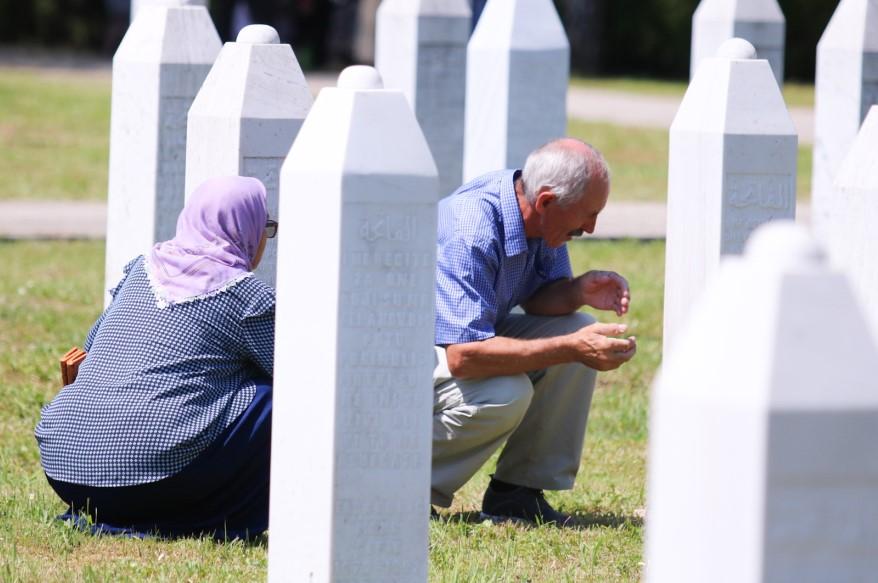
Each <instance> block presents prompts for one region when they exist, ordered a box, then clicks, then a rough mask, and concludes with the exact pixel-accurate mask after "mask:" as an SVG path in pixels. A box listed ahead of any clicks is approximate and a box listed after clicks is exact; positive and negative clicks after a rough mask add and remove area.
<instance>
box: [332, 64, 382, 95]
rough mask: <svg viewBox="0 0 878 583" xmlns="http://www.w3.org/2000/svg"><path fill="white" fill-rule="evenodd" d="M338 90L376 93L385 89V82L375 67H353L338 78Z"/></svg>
mask: <svg viewBox="0 0 878 583" xmlns="http://www.w3.org/2000/svg"><path fill="white" fill-rule="evenodd" d="M338 88H339V89H347V90H348V91H375V90H378V89H384V81H383V80H382V79H381V74H380V73H379V72H378V70H377V69H376V68H375V67H369V66H368V65H353V66H352V67H348V68H346V69H345V70H344V71H342V72H341V74H340V75H339V76H338Z"/></svg>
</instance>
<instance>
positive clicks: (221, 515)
mask: <svg viewBox="0 0 878 583" xmlns="http://www.w3.org/2000/svg"><path fill="white" fill-rule="evenodd" d="M265 199H266V194H265V187H264V186H263V185H262V183H261V182H259V181H258V180H256V179H254V178H241V177H229V178H218V179H213V180H209V181H207V182H205V183H204V184H202V185H201V186H200V187H199V188H198V189H196V191H195V192H194V193H193V194H192V196H191V198H190V199H189V201H188V202H187V204H186V207H185V208H184V209H183V212H182V213H181V214H180V217H179V219H178V221H177V233H176V237H175V238H174V239H172V240H170V241H165V242H163V243H159V244H157V245H156V246H155V247H153V249H152V250H151V251H150V253H148V255H147V256H145V257H144V256H140V257H138V258H136V259H134V260H133V261H131V262H130V263H129V264H128V265H127V266H126V267H125V270H124V272H125V275H124V277H123V278H122V281H121V282H119V284H118V285H117V286H116V287H115V288H114V289H113V290H111V292H110V293H111V294H112V296H113V299H112V302H111V303H110V305H109V307H108V308H107V309H106V311H105V312H104V313H103V314H102V315H101V317H100V318H99V319H98V321H97V322H96V323H95V324H94V326H93V327H92V329H91V331H90V332H89V334H88V336H87V338H86V341H85V345H84V348H85V350H86V351H87V352H88V356H87V357H86V358H85V361H84V362H83V363H82V364H81V366H80V368H79V373H78V375H77V377H76V379H75V381H74V382H73V383H72V384H69V385H67V386H66V387H64V388H63V389H62V390H61V392H60V393H59V394H58V395H57V396H56V397H55V399H54V400H53V401H52V402H51V403H49V404H48V405H46V407H44V409H43V412H42V417H41V420H40V422H39V423H38V425H37V427H36V438H37V441H38V443H39V446H40V457H41V459H42V465H43V469H44V470H45V472H46V475H47V477H48V479H49V483H50V484H51V486H52V488H54V490H55V492H57V493H58V495H59V496H60V497H61V498H62V499H63V500H64V502H66V503H67V504H69V505H70V509H69V514H70V515H71V516H73V517H77V516H79V517H81V516H82V515H83V514H85V515H87V516H88V517H90V519H91V520H93V521H94V523H95V524H96V525H97V527H98V529H99V530H102V531H105V532H115V531H121V532H128V533H131V534H135V535H140V534H158V535H161V536H187V535H205V534H206V535H209V536H214V537H217V538H229V539H231V538H248V537H252V536H255V535H258V534H260V533H261V532H263V531H264V530H265V529H266V528H267V527H268V485H269V463H270V457H271V450H270V446H271V403H272V393H271V392H272V387H271V382H272V381H271V379H272V375H273V368H274V304H275V296H274V290H273V289H272V288H271V287H270V286H268V285H267V284H265V283H263V282H261V281H260V280H258V279H256V278H254V277H252V276H253V274H252V270H253V269H254V268H255V267H256V266H257V265H258V264H259V261H260V259H261V257H262V252H263V250H264V249H265V243H266V237H267V236H268V235H271V236H273V235H274V232H273V231H274V228H275V226H276V224H273V225H272V229H268V228H267V225H268V223H269V221H268V220H267V219H268V216H267V212H266V202H265ZM269 231H271V232H269Z"/></svg>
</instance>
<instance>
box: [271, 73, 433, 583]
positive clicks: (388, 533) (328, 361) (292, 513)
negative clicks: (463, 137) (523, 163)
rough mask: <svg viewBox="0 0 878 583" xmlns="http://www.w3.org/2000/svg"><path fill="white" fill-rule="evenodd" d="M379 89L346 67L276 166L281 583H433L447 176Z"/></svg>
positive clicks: (276, 557) (276, 556)
mask: <svg viewBox="0 0 878 583" xmlns="http://www.w3.org/2000/svg"><path fill="white" fill-rule="evenodd" d="M382 87H383V85H382V81H381V77H380V76H379V74H378V72H377V71H376V70H375V69H373V68H371V67H363V66H358V67H350V68H348V69H345V70H344V71H343V72H342V74H341V76H340V77H339V80H338V87H337V88H328V89H324V90H323V91H322V92H321V93H320V95H319V96H318V98H317V100H316V101H315V102H314V107H313V108H312V109H311V113H310V114H309V116H308V119H307V120H305V124H304V125H303V126H302V130H301V131H300V132H299V136H298V137H297V138H296V141H295V143H294V144H293V147H292V149H291V150H290V155H289V157H288V158H287V160H286V162H285V163H284V166H283V169H282V171H281V186H280V191H281V198H280V200H281V203H280V204H281V213H282V214H283V216H284V217H296V223H295V228H292V227H291V228H287V229H285V230H284V231H282V234H281V235H280V249H279V263H278V266H279V268H278V282H277V323H278V326H277V341H276V347H275V355H276V357H275V376H274V413H273V421H272V424H273V425H272V427H273V429H272V431H273V433H272V462H271V472H272V475H271V515H270V532H271V542H270V544H269V580H270V581H274V582H280V581H314V582H329V581H332V582H342V581H350V582H355V583H368V582H373V583H390V582H400V583H415V582H418V581H426V580H427V546H428V541H427V529H428V524H427V522H428V519H429V518H428V517H429V490H430V443H431V434H432V429H431V427H432V402H433V401H432V399H433V397H432V386H433V385H432V370H433V366H434V356H433V351H432V347H433V304H434V293H435V292H434V281H435V272H434V269H435V261H436V203H437V202H438V198H439V196H438V177H437V171H436V165H435V163H434V162H433V158H432V157H431V155H430V150H429V147H428V145H427V142H426V140H425V138H424V135H423V133H422V132H421V129H420V127H419V126H418V122H417V119H416V118H415V115H414V113H413V112H412V109H411V107H410V105H409V104H408V101H407V100H406V98H405V96H404V95H403V94H402V92H400V91H391V90H384V89H382ZM287 222H288V223H289V222H290V221H287ZM285 224H286V223H285ZM304 274H307V277H306V276H305V275H304Z"/></svg>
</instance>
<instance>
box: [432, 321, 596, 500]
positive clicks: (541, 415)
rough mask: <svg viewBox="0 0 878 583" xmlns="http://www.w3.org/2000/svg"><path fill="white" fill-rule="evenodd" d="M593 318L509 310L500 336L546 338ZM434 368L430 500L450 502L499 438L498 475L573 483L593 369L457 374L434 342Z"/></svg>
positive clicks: (525, 481) (556, 485)
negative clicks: (479, 376) (482, 375)
mask: <svg viewBox="0 0 878 583" xmlns="http://www.w3.org/2000/svg"><path fill="white" fill-rule="evenodd" d="M593 322H594V319H593V318H592V317H591V316H588V315H587V314H582V313H574V314H571V315H569V316H559V317H547V316H530V315H526V314H510V315H509V316H508V317H507V318H506V320H504V322H503V324H502V325H501V326H499V327H498V328H497V331H496V332H497V335H498V336H508V337H513V338H548V337H552V336H560V335H563V334H569V333H571V332H574V331H576V330H579V329H580V328H582V327H583V326H587V325H589V324H591V323H593ZM436 361H437V362H436V368H435V370H434V371H433V387H434V396H433V474H432V491H431V502H432V503H433V504H435V505H437V506H443V507H448V506H450V505H451V502H452V500H453V499H454V493H455V492H456V491H457V490H458V489H459V488H460V487H461V486H463V485H464V484H465V483H466V482H467V481H468V480H469V479H470V478H471V477H472V476H473V475H474V474H475V473H476V472H477V471H478V470H479V468H480V467H481V466H482V465H483V464H484V463H485V462H486V461H487V460H488V458H490V457H491V454H493V453H494V451H496V450H497V448H499V447H500V446H501V445H502V444H503V443H504V442H506V447H505V448H504V449H503V452H502V453H501V454H500V459H499V460H498V461H497V470H496V472H495V473H494V475H495V476H496V477H497V479H499V480H502V481H504V482H509V483H511V484H517V485H519V486H527V487H530V488H539V489H545V490H569V489H570V488H572V487H573V483H574V481H575V479H576V473H577V471H578V470H579V460H580V459H581V457H582V447H583V444H584V440H585V426H586V422H587V420H588V410H589V407H590V405H591V397H592V393H593V392H594V383H595V377H596V373H595V371H594V370H592V369H590V368H588V367H586V366H584V365H582V364H579V363H570V364H562V365H557V366H552V367H549V368H547V369H544V370H540V371H534V372H530V373H528V374H516V375H510V376H503V377H493V378H486V379H475V380H464V379H456V378H454V377H452V376H451V373H450V372H449V371H448V361H447V359H446V356H445V349H444V348H441V347H438V346H437V347H436Z"/></svg>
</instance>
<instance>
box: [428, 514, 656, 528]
mask: <svg viewBox="0 0 878 583" xmlns="http://www.w3.org/2000/svg"><path fill="white" fill-rule="evenodd" d="M434 520H439V521H440V522H447V523H452V524H482V523H484V522H491V520H490V519H486V518H482V514H481V512H474V511H471V512H456V513H454V514H441V515H440V516H439V518H436V519H434ZM507 523H509V524H513V523H514V524H515V525H516V526H520V527H522V528H541V527H543V526H555V525H542V524H531V523H527V522H522V521H507ZM620 526H630V527H635V528H640V527H642V526H643V517H641V516H637V515H635V514H630V515H619V514H610V513H606V512H574V513H573V514H571V515H570V520H569V521H568V522H566V523H565V524H563V525H560V528H565V529H571V530H589V529H591V528H599V527H611V528H619V527H620Z"/></svg>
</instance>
